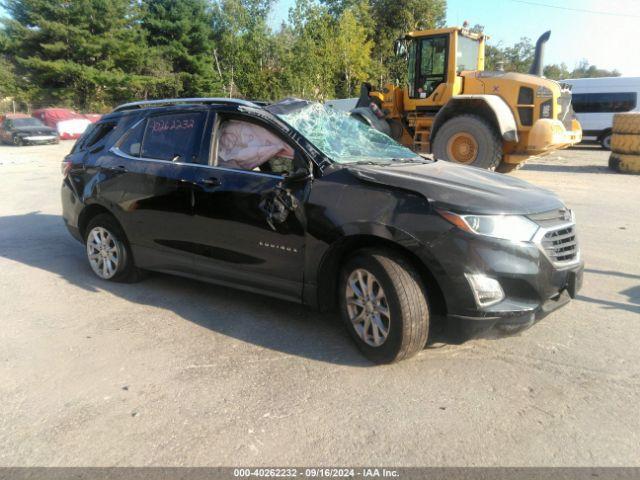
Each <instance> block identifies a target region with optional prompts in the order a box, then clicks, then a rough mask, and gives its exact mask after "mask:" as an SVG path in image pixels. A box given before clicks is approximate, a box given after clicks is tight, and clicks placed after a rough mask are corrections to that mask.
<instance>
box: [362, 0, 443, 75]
mask: <svg viewBox="0 0 640 480" xmlns="http://www.w3.org/2000/svg"><path fill="white" fill-rule="evenodd" d="M446 9H447V2H446V0H372V2H371V12H372V15H373V19H374V21H375V34H374V41H375V50H374V51H375V52H376V53H375V61H376V62H377V63H378V72H379V75H380V78H379V82H380V84H384V83H388V82H396V81H398V82H400V83H401V84H403V83H404V82H405V81H406V76H407V65H406V60H405V59H404V58H398V57H396V56H395V55H394V52H393V42H394V41H395V40H396V39H397V38H398V37H400V36H402V35H405V34H406V33H408V32H410V31H413V30H427V29H431V28H436V27H442V26H444V22H445V15H446Z"/></svg>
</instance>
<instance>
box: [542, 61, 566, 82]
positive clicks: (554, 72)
mask: <svg viewBox="0 0 640 480" xmlns="http://www.w3.org/2000/svg"><path fill="white" fill-rule="evenodd" d="M544 76H545V77H547V78H551V79H552V80H561V79H563V78H569V77H570V76H571V74H570V73H569V69H568V68H567V65H566V64H565V63H564V62H563V63H561V64H560V65H558V64H556V63H553V64H551V65H547V66H545V67H544Z"/></svg>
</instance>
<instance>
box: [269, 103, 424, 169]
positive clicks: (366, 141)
mask: <svg viewBox="0 0 640 480" xmlns="http://www.w3.org/2000/svg"><path fill="white" fill-rule="evenodd" d="M278 116H279V117H280V118H281V119H282V120H284V121H285V122H287V123H288V124H289V125H291V126H292V127H293V128H295V129H296V130H298V131H299V132H300V133H302V134H303V135H304V136H305V137H307V139H308V140H309V141H310V142H311V143H313V144H314V145H315V146H316V147H317V148H318V149H319V150H320V151H322V153H324V154H325V155H326V156H327V157H329V158H330V159H332V160H334V161H336V162H338V163H389V162H392V161H399V160H404V161H407V160H411V161H416V160H417V161H422V160H424V158H423V157H420V156H419V155H417V154H415V153H414V152H412V151H411V150H409V149H408V148H406V147H403V146H402V145H400V144H399V143H397V142H396V141H395V140H393V139H391V138H390V137H389V136H388V135H386V134H384V133H382V132H380V131H378V130H375V129H373V128H371V127H369V126H368V125H365V124H364V123H362V122H361V121H359V120H356V119H355V118H354V117H352V116H351V115H349V114H347V113H344V112H340V111H337V110H334V109H332V108H330V107H327V106H325V105H321V104H320V103H310V104H308V105H306V106H305V107H303V108H301V109H298V110H296V111H294V112H290V113H286V114H279V115H278Z"/></svg>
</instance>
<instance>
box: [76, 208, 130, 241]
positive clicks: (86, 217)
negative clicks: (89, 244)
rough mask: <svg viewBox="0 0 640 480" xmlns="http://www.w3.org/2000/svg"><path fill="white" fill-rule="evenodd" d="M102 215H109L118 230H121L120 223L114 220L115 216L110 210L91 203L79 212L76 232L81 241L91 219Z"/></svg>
mask: <svg viewBox="0 0 640 480" xmlns="http://www.w3.org/2000/svg"><path fill="white" fill-rule="evenodd" d="M103 213H106V214H108V215H110V216H111V217H112V218H113V219H114V221H115V222H116V223H117V224H118V225H119V226H120V228H122V225H121V224H120V222H119V221H118V219H117V218H116V216H115V215H114V214H113V212H112V211H111V210H109V209H108V208H107V207H105V206H104V205H101V204H99V203H91V204H89V205H87V206H86V207H84V208H83V209H82V211H81V212H80V215H79V216H78V231H79V232H80V235H81V237H82V240H83V241H84V239H85V236H86V233H87V232H86V229H87V226H88V225H89V222H90V221H91V219H93V218H95V217H96V216H97V215H101V214H103Z"/></svg>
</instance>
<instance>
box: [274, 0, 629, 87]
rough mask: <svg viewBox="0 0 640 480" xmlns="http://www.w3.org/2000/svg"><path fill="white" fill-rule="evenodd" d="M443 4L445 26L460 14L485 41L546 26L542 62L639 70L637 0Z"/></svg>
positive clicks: (283, 9)
mask: <svg viewBox="0 0 640 480" xmlns="http://www.w3.org/2000/svg"><path fill="white" fill-rule="evenodd" d="M294 2H295V0H277V4H276V7H275V9H274V11H273V12H272V14H271V18H270V23H271V25H272V26H274V27H277V26H278V25H279V24H280V22H281V21H282V20H285V19H286V18H287V17H288V11H289V8H290V7H291V6H292V5H293V4H294ZM447 4H448V6H447V25H448V26H455V25H458V26H460V25H462V23H463V22H464V21H465V20H467V21H468V22H469V24H470V25H475V24H477V23H478V24H481V25H484V26H485V33H487V34H488V35H489V36H490V37H491V39H490V40H489V42H490V44H493V45H496V44H498V43H499V42H502V43H503V44H504V45H512V44H514V43H516V42H517V41H518V40H519V39H520V38H521V37H529V38H531V39H532V40H533V41H534V42H535V40H536V39H537V38H538V37H539V36H540V35H541V34H542V33H544V32H545V31H547V30H551V39H550V40H549V42H548V43H547V47H546V50H545V64H550V63H558V64H559V63H561V62H564V63H566V64H567V66H568V67H569V69H570V70H571V69H573V68H574V67H575V66H576V65H577V64H578V62H580V60H582V59H587V60H588V61H589V63H590V64H593V65H597V66H598V67H600V68H606V69H607V70H613V69H617V70H618V71H620V72H621V73H622V74H623V75H625V76H640V52H639V50H638V44H639V43H640V41H639V36H640V0H530V1H529V0H482V1H481V0H448V2H447ZM571 9H576V10H589V11H590V12H585V11H575V10H571ZM604 12H606V13H608V14H605V13H604ZM612 14H615V15H612Z"/></svg>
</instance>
